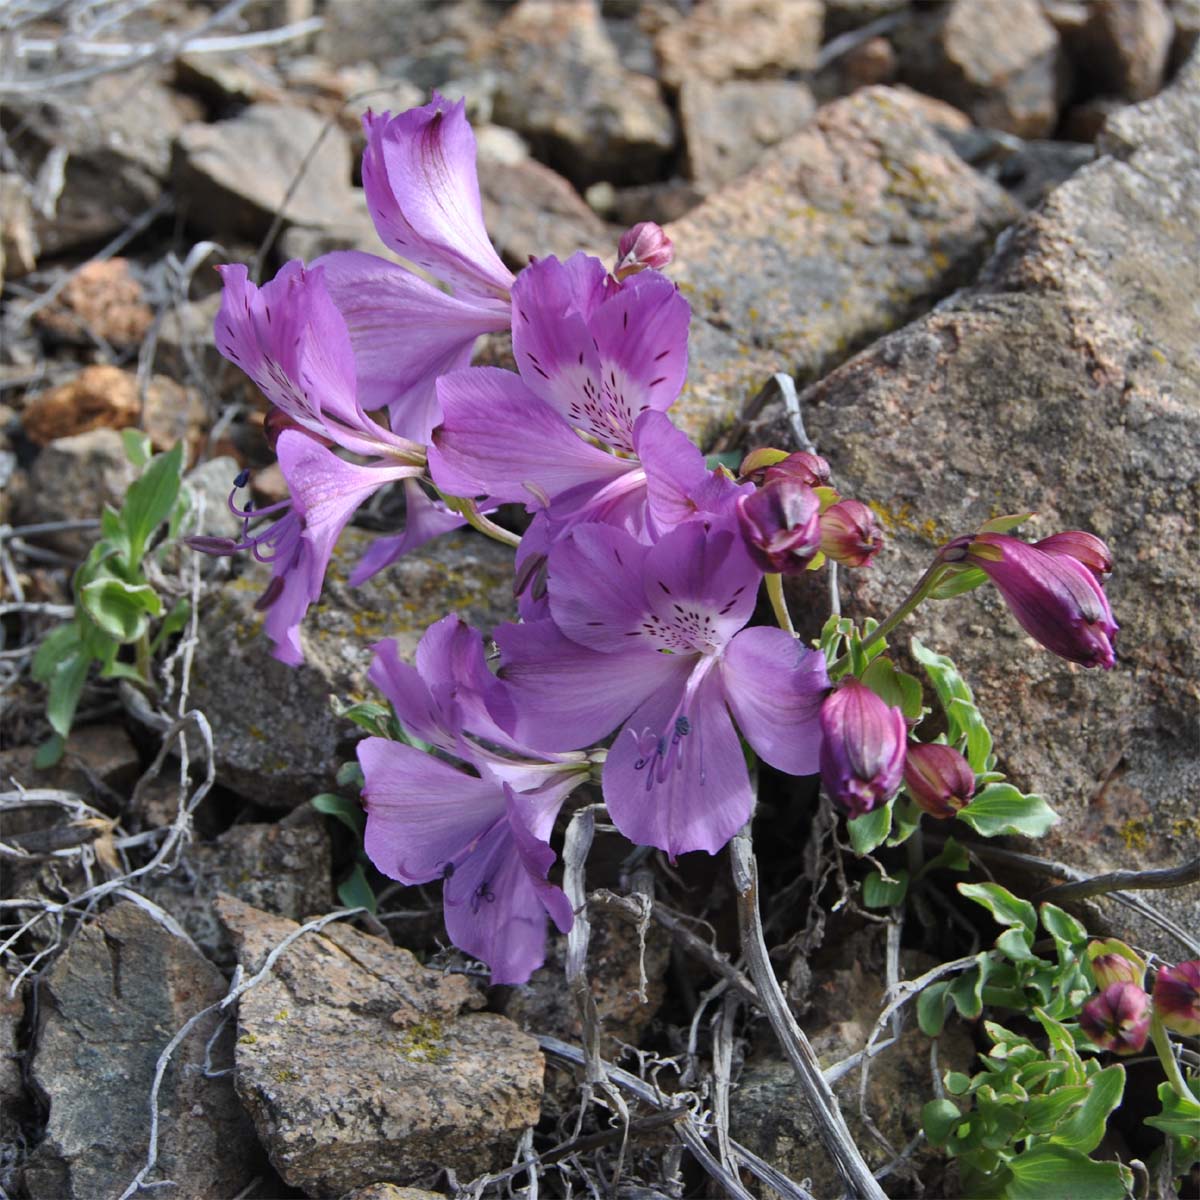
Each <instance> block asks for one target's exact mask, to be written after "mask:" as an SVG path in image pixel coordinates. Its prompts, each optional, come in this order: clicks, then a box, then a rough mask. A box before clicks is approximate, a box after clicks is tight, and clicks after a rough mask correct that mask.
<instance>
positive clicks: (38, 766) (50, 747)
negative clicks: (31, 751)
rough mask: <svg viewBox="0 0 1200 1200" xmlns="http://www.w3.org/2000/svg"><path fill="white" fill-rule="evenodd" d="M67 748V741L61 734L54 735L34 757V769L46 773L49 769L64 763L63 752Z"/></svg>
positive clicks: (38, 749)
mask: <svg viewBox="0 0 1200 1200" xmlns="http://www.w3.org/2000/svg"><path fill="white" fill-rule="evenodd" d="M66 748H67V739H66V738H64V737H63V736H62V734H61V733H52V734H51V735H50V736H49V737H48V738H47V739H46V740H45V741H44V742H43V743H42V744H41V745H40V746H39V747H38V748H37V753H36V754H35V755H34V756H33V769H34V770H35V771H44V770H46V768H47V767H55V766H57V765H58V764H59V763H60V762H61V761H62V756H63V751H64V750H65V749H66Z"/></svg>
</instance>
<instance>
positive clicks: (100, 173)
mask: <svg viewBox="0 0 1200 1200" xmlns="http://www.w3.org/2000/svg"><path fill="white" fill-rule="evenodd" d="M187 111H188V106H187V103H186V101H183V100H182V99H181V98H180V97H178V96H177V95H176V94H175V93H174V92H172V91H171V90H170V89H168V88H166V87H164V86H163V85H162V84H161V83H159V82H158V81H157V80H156V79H155V78H152V77H149V76H147V75H146V74H145V73H144V72H136V71H123V72H117V73H115V74H112V75H105V76H101V77H100V78H99V79H96V80H95V81H93V82H92V83H91V84H89V85H88V86H87V87H86V88H84V89H80V90H76V91H75V92H73V93H63V94H62V95H60V96H58V97H57V103H55V105H54V106H53V116H52V118H48V119H47V118H43V117H41V115H40V114H38V115H37V116H35V117H33V118H32V120H31V122H30V125H31V132H30V133H29V134H27V135H26V137H24V138H18V139H16V149H17V151H18V154H19V155H20V156H21V157H22V159H23V160H25V162H26V164H27V169H28V173H29V175H30V176H31V177H32V176H34V175H36V174H37V172H38V170H39V169H41V168H42V167H43V166H46V158H47V156H48V155H49V154H50V153H53V151H52V150H51V147H54V148H56V150H57V151H59V152H61V151H65V152H66V161H65V163H63V164H61V165H60V166H59V167H58V168H57V169H56V168H55V166H54V164H51V172H52V173H57V170H62V191H61V192H60V193H59V194H58V197H57V201H56V202H55V203H53V204H51V205H50V206H48V207H46V208H44V209H43V210H41V211H39V213H38V220H37V225H36V229H37V237H38V240H39V242H40V243H41V248H42V254H43V255H56V254H61V253H62V252H63V251H65V250H69V249H71V248H72V247H74V246H78V245H81V244H83V243H87V242H98V241H100V240H102V239H104V238H107V237H110V236H111V235H112V234H114V233H116V232H117V231H118V230H121V229H123V228H125V227H126V225H128V224H129V222H130V221H131V220H133V219H134V218H135V217H138V216H140V215H141V214H142V213H143V212H144V211H145V210H146V209H147V208H149V207H150V205H152V204H153V203H154V202H155V201H156V200H157V199H158V197H159V195H160V193H161V192H162V187H163V182H164V181H165V179H166V177H167V174H168V168H169V164H170V154H171V142H172V141H173V139H174V138H175V136H176V134H177V133H178V132H179V131H180V129H182V128H183V125H184V123H185V121H186V120H187V115H186V114H187Z"/></svg>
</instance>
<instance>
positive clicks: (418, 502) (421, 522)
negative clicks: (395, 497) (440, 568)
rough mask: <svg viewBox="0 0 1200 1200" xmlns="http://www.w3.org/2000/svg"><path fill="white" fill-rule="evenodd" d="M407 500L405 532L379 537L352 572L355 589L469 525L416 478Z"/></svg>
mask: <svg viewBox="0 0 1200 1200" xmlns="http://www.w3.org/2000/svg"><path fill="white" fill-rule="evenodd" d="M404 499H405V505H404V532H403V533H399V534H396V535H395V536H394V537H383V538H376V539H375V541H374V542H372V543H371V545H370V546H368V547H367V552H366V553H365V554H364V555H363V556H362V558H361V559H359V561H358V564H357V565H356V566H355V568H354V570H353V571H351V572H350V586H351V587H358V585H359V584H360V583H365V582H366V581H367V580H368V579H370V578H371V576H372V575H376V574H378V573H379V572H380V571H382V570H383V569H384V568H385V567H390V566H391V565H392V563H394V562H397V561H399V560H400V559H401V558H403V557H404V556H405V555H406V554H411V553H412V551H414V550H419V549H420V548H421V547H422V546H424V545H425V543H426V542H431V541H432V540H433V539H434V538H436V537H440V536H441V535H442V534H443V533H449V532H450V531H451V530H452V529H459V528H461V527H462V526H463V525H465V524H466V523H467V521H466V518H465V517H463V516H461V515H460V514H458V513H456V512H451V511H450V509H448V508H447V507H446V506H445V505H444V504H440V503H438V502H437V501H435V500H431V499H430V498H429V497H428V496H427V495H426V494H425V492H424V490H423V489H422V487H421V485H420V484H419V483H417V481H416V480H415V479H406V480H405V481H404Z"/></svg>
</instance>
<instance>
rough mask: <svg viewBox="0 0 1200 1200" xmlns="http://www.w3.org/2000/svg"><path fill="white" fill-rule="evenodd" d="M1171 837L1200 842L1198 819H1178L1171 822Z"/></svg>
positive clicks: (1199, 821) (1199, 820) (1199, 819)
mask: <svg viewBox="0 0 1200 1200" xmlns="http://www.w3.org/2000/svg"><path fill="white" fill-rule="evenodd" d="M1171 836H1172V837H1177V838H1196V839H1198V840H1200V817H1180V818H1179V819H1178V820H1177V821H1172V822H1171Z"/></svg>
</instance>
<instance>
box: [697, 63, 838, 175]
mask: <svg viewBox="0 0 1200 1200" xmlns="http://www.w3.org/2000/svg"><path fill="white" fill-rule="evenodd" d="M815 111H816V103H815V102H814V100H813V95H812V92H811V91H810V90H809V89H808V87H807V86H806V85H805V84H803V83H792V82H791V81H790V80H786V79H779V80H774V79H763V80H751V79H746V80H730V81H728V82H726V83H716V84H714V83H709V82H707V81H706V80H705V79H703V78H702V77H699V76H697V77H696V78H694V79H686V80H685V81H684V83H683V87H682V88H681V89H680V92H679V120H680V124H681V125H682V126H683V138H684V142H685V144H686V146H687V161H688V173H689V175H690V176H691V178H692V179H693V180H694V181H695V183H696V184H697V186H698V187H699V188H700V190H701V191H702V192H709V191H713V190H715V189H716V188H718V187H720V186H721V185H722V184H726V183H728V182H730V180H733V179H736V178H737V177H738V176H739V175H743V174H745V172H746V171H748V170H749V169H750V168H751V167H753V166H754V164H755V163H756V162H758V160H759V158H760V157H761V156H762V153H763V151H764V150H765V149H766V148H767V147H768V146H773V145H774V144H775V143H776V142H780V141H782V140H783V139H784V138H785V137H787V136H788V135H789V134H792V133H795V132H796V130H798V129H800V128H801V127H802V126H804V125H806V124H807V123H808V121H809V119H810V118H811V117H812V115H813V113H814V112H815Z"/></svg>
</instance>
